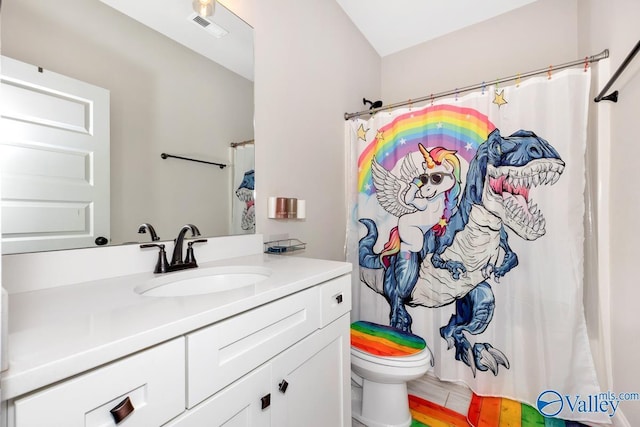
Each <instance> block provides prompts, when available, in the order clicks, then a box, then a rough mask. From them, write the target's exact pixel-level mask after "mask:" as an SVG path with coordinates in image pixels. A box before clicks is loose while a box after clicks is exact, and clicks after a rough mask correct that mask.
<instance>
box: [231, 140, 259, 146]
mask: <svg viewBox="0 0 640 427" xmlns="http://www.w3.org/2000/svg"><path fill="white" fill-rule="evenodd" d="M253 143H254V140H253V139H247V140H246V141H240V142H232V143H231V144H229V145H230V146H231V148H236V147H241V146H243V145H251V144H253Z"/></svg>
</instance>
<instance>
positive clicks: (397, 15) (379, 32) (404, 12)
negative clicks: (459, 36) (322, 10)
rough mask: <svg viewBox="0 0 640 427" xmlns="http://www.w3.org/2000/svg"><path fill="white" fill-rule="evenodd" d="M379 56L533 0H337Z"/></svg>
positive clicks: (484, 19) (489, 17) (480, 20)
mask: <svg viewBox="0 0 640 427" xmlns="http://www.w3.org/2000/svg"><path fill="white" fill-rule="evenodd" d="M336 1H337V2H338V4H339V5H340V6H341V7H342V9H343V10H344V11H345V12H346V13H347V15H349V18H351V21H353V23H354V25H355V26H356V27H358V29H359V30H360V32H362V34H364V36H365V38H366V39H367V40H368V41H369V43H370V44H371V45H372V46H373V47H374V49H375V50H376V51H377V52H378V54H379V55H380V56H381V57H384V56H387V55H390V54H392V53H395V52H398V51H401V50H404V49H407V48H410V47H412V46H415V45H418V44H420V43H424V42H426V41H429V40H432V39H435V38H437V37H440V36H443V35H445V34H447V33H451V32H453V31H456V30H460V29H462V28H464V27H468V26H470V25H473V24H476V23H478V22H482V21H486V20H487V19H491V18H493V17H495V16H498V15H501V14H503V13H506V12H509V11H511V10H513V9H517V8H519V7H522V6H524V5H527V4H529V3H533V2H534V1H536V0H336Z"/></svg>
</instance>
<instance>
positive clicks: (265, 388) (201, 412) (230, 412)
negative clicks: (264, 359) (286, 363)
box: [165, 364, 271, 427]
mask: <svg viewBox="0 0 640 427" xmlns="http://www.w3.org/2000/svg"><path fill="white" fill-rule="evenodd" d="M270 388H271V366H270V365H268V364H267V365H265V366H262V367H260V368H258V369H256V370H255V371H252V372H250V373H249V374H247V375H245V376H244V377H243V378H241V379H240V380H238V381H236V382H235V383H232V384H230V385H229V386H228V387H227V388H225V389H223V390H222V391H220V392H219V393H216V394H215V395H214V396H212V397H210V398H209V399H207V400H205V401H204V402H202V403H201V404H200V405H198V406H196V407H195V408H192V409H190V410H189V411H187V412H185V413H184V414H182V415H180V416H179V417H178V418H176V419H174V420H172V421H171V422H169V423H168V424H166V426H165V427H203V426H209V427H217V426H224V427H268V426H270V425H271V422H270V420H271V405H270V398H271V390H270ZM263 407H264V408H263Z"/></svg>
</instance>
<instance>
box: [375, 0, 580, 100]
mask: <svg viewBox="0 0 640 427" xmlns="http://www.w3.org/2000/svg"><path fill="white" fill-rule="evenodd" d="M576 3H577V1H576V0H565V1H561V2H558V1H554V0H539V1H537V2H535V3H532V4H529V5H527V6H524V7H521V8H519V9H516V10H514V11H512V12H509V13H506V14H504V15H501V16H498V17H496V18H494V19H491V20H489V21H485V22H481V23H478V24H476V25H473V26H471V27H468V28H465V29H463V30H460V31H456V32H454V33H451V34H448V35H445V36H442V37H439V38H437V39H435V40H433V41H430V42H426V43H423V44H420V45H418V46H416V47H413V48H409V49H406V50H404V51H401V52H398V53H395V54H392V55H388V56H386V57H384V58H383V59H382V97H383V100H384V102H385V103H387V104H392V103H395V102H400V101H405V100H407V99H411V98H413V99H415V98H418V97H421V96H429V95H430V94H432V93H438V92H445V91H450V90H455V88H460V87H465V86H471V85H475V84H478V83H481V82H482V81H485V80H486V81H487V84H490V83H491V82H490V81H489V80H490V79H498V78H501V77H508V76H513V75H516V74H517V73H524V72H527V71H531V70H537V69H540V68H545V67H546V66H548V65H550V64H561V63H564V62H568V61H570V60H573V59H576V58H577V57H578V56H577V55H578V51H577V38H578V34H577V19H576ZM558 40H562V43H558Z"/></svg>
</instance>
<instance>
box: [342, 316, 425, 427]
mask: <svg viewBox="0 0 640 427" xmlns="http://www.w3.org/2000/svg"><path fill="white" fill-rule="evenodd" d="M432 364H433V357H432V355H431V351H430V350H429V348H428V347H427V344H426V342H425V341H424V340H423V339H422V338H420V337H419V336H417V335H414V334H411V333H408V332H403V331H400V330H398V329H395V328H392V327H391V326H385V325H379V324H377V323H372V322H365V321H358V322H354V323H352V324H351V379H352V397H351V407H352V416H353V418H355V419H356V420H358V421H359V422H361V423H362V424H365V425H366V426H368V427H408V426H410V425H411V413H410V412H409V398H408V395H407V381H411V380H414V379H416V378H420V377H421V376H423V375H424V374H425V373H426V372H427V370H428V369H429V367H430V366H432Z"/></svg>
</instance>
